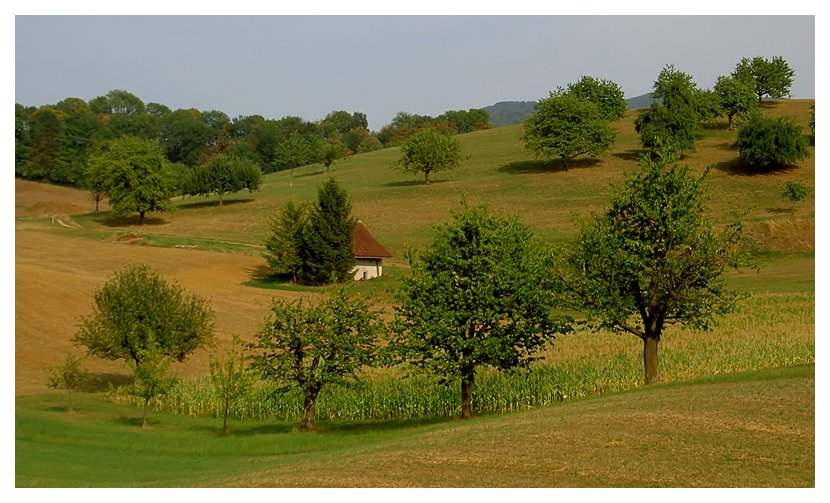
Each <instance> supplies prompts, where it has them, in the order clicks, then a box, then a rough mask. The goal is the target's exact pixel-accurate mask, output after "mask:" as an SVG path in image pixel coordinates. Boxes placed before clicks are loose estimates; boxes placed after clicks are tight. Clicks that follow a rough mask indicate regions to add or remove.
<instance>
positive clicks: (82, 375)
mask: <svg viewBox="0 0 830 503" xmlns="http://www.w3.org/2000/svg"><path fill="white" fill-rule="evenodd" d="M83 361H84V359H83V358H80V357H77V356H72V355H67V357H66V360H64V362H63V363H62V364H60V365H56V366H54V367H50V368H49V369H48V372H49V387H50V388H55V389H58V388H63V389H65V390H66V391H67V393H68V400H69V401H68V403H67V406H66V411H67V412H69V413H70V414H71V413H72V392H73V391H74V390H75V388H77V387H78V386H80V385H81V384H83V383H84V382H85V381H86V380H87V379H88V378H89V372H87V370H86V369H84V368H83V367H81V364H82V363H83Z"/></svg>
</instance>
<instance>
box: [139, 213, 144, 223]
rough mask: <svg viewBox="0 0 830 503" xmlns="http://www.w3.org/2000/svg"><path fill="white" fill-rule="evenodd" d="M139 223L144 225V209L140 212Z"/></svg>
mask: <svg viewBox="0 0 830 503" xmlns="http://www.w3.org/2000/svg"><path fill="white" fill-rule="evenodd" d="M138 225H144V211H139V212H138Z"/></svg>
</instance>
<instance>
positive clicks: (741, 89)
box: [714, 76, 758, 129]
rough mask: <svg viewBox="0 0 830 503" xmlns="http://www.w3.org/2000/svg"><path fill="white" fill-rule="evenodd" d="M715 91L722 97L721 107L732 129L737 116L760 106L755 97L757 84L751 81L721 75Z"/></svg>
mask: <svg viewBox="0 0 830 503" xmlns="http://www.w3.org/2000/svg"><path fill="white" fill-rule="evenodd" d="M714 91H715V94H717V95H718V98H719V99H720V105H721V108H722V109H723V111H724V113H726V116H727V117H728V119H729V129H732V125H733V119H734V118H735V116H740V115H744V114H747V113H749V112H751V111H752V110H754V109H755V108H757V106H758V103H757V101H756V99H755V86H754V85H753V83H752V82H751V81H748V80H741V79H738V78H735V77H733V76H720V77H718V81H717V82H716V83H715V88H714Z"/></svg>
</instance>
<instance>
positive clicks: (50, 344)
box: [15, 180, 299, 394]
mask: <svg viewBox="0 0 830 503" xmlns="http://www.w3.org/2000/svg"><path fill="white" fill-rule="evenodd" d="M15 189H16V198H15V210H16V211H15V212H16V216H34V215H38V216H42V215H47V216H53V217H54V216H58V217H59V216H60V215H66V214H68V213H72V212H78V211H80V212H88V211H90V210H91V209H94V206H93V207H92V208H91V207H90V206H91V205H94V202H90V201H89V200H88V199H86V198H87V194H86V193H85V192H82V191H78V190H73V189H69V188H64V187H56V186H50V185H45V184H39V183H34V182H26V181H22V180H16V181H15ZM61 222H62V220H61V219H60V218H58V219H57V220H56V219H53V224H54V225H55V226H56V229H61V228H62V227H60V224H61ZM139 262H140V263H146V264H148V265H149V266H150V267H152V268H153V269H155V270H156V271H158V272H159V273H160V274H161V275H163V276H164V277H165V278H166V279H167V280H172V281H176V282H178V283H179V284H180V285H181V286H182V287H183V288H185V289H187V290H188V291H190V292H192V293H195V294H198V295H201V296H203V297H205V298H207V299H208V300H209V301H210V303H211V306H212V307H213V309H214V312H215V314H216V317H215V326H216V342H217V343H216V347H215V348H211V349H208V350H200V351H197V352H196V353H195V354H193V355H192V356H191V357H190V358H189V359H188V360H187V361H185V362H184V363H181V364H176V365H174V367H173V371H174V372H177V373H179V374H180V375H182V376H188V375H199V374H204V373H206V372H207V368H208V356H209V354H210V351H214V350H219V349H222V348H224V347H225V346H226V345H227V344H228V343H229V341H230V339H231V336H232V335H233V334H238V335H240V336H241V337H242V338H243V339H250V338H251V337H252V335H253V334H254V333H255V331H256V330H257V328H258V327H259V325H260V324H261V323H262V321H263V320H264V319H265V318H266V317H267V316H268V313H269V304H270V299H271V298H272V297H274V296H283V297H286V296H295V295H299V294H297V293H292V292H277V291H268V290H261V289H258V288H251V287H246V286H244V285H242V282H244V281H247V280H249V279H251V277H252V275H254V274H256V273H257V271H258V270H259V269H260V268H261V267H262V266H263V265H264V262H265V261H264V259H261V258H257V257H250V256H244V255H236V254H231V253H218V252H207V251H200V250H192V249H186V248H160V247H148V246H137V245H131V244H129V242H123V243H117V242H107V241H98V240H91V239H78V238H74V237H71V236H70V234H67V235H61V234H59V233H55V232H41V231H36V230H34V231H33V230H22V229H20V228H18V229H16V231H15V393H16V394H29V393H39V392H45V391H47V390H48V388H47V387H46V369H47V368H48V367H50V366H54V365H57V364H59V363H61V362H62V361H63V360H64V358H65V357H66V355H67V354H69V353H71V354H75V355H80V354H82V353H83V350H82V349H81V348H76V347H74V346H73V345H72V342H71V339H72V336H73V335H74V333H75V331H76V330H77V325H78V320H79V318H80V317H81V316H88V315H89V314H91V313H92V308H93V299H92V295H93V293H94V292H95V290H97V289H98V288H100V287H101V285H103V283H104V282H105V281H106V280H107V279H109V278H110V277H111V276H112V275H113V274H114V273H115V272H116V271H118V270H120V269H122V268H124V267H125V266H127V265H128V264H132V263H139ZM85 366H86V368H88V369H89V370H90V371H91V372H92V373H93V382H98V383H99V384H100V385H101V386H104V387H105V386H106V381H107V380H110V379H112V380H114V381H116V382H117V381H118V380H119V379H126V378H127V376H128V375H129V371H128V370H127V368H126V367H125V366H124V364H123V363H122V362H110V361H105V360H100V359H97V358H89V359H88V360H87V361H86V363H85Z"/></svg>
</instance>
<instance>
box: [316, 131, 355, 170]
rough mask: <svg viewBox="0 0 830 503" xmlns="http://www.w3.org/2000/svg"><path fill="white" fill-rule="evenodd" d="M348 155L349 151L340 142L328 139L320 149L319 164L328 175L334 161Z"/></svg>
mask: <svg viewBox="0 0 830 503" xmlns="http://www.w3.org/2000/svg"><path fill="white" fill-rule="evenodd" d="M348 154H349V149H348V148H347V147H346V145H345V144H344V143H343V142H342V141H341V140H339V139H337V138H330V139H328V140H326V142H325V143H324V144H323V146H322V147H321V149H320V153H319V155H320V162H321V163H322V164H323V166H325V167H326V173H328V172H329V171H330V170H331V166H332V165H333V164H334V163H335V162H336V161H338V160H340V159H343V158H344V157H346V156H347V155H348Z"/></svg>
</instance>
